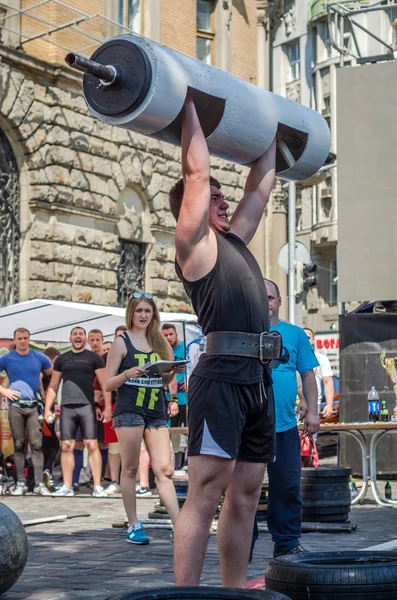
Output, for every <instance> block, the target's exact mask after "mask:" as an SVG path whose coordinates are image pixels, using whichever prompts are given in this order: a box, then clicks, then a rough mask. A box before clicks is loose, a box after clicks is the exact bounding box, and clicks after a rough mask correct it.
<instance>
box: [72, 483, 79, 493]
mask: <svg viewBox="0 0 397 600" xmlns="http://www.w3.org/2000/svg"><path fill="white" fill-rule="evenodd" d="M72 486H73V491H74V493H75V495H76V494H80V485H79V484H78V483H73V484H72Z"/></svg>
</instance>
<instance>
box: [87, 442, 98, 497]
mask: <svg viewBox="0 0 397 600" xmlns="http://www.w3.org/2000/svg"><path fill="white" fill-rule="evenodd" d="M84 444H85V445H86V448H87V450H88V462H89V464H90V468H91V473H92V478H93V480H94V487H97V486H98V485H101V478H102V456H101V452H100V450H99V448H98V442H97V440H84Z"/></svg>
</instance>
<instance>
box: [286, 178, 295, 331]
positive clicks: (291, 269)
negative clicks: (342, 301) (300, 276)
mask: <svg viewBox="0 0 397 600" xmlns="http://www.w3.org/2000/svg"><path fill="white" fill-rule="evenodd" d="M295 228H296V183H295V181H290V182H289V185H288V320H289V322H290V323H295Z"/></svg>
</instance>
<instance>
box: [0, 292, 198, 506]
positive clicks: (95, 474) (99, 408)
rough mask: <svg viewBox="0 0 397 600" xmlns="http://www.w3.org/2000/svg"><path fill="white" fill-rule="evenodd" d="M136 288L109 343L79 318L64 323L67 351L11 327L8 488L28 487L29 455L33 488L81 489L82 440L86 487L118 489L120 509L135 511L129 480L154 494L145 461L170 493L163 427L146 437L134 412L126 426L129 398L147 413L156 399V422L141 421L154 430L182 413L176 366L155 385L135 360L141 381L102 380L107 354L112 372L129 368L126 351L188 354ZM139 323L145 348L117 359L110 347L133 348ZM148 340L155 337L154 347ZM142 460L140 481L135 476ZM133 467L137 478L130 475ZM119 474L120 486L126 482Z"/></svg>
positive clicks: (3, 389) (47, 491)
mask: <svg viewBox="0 0 397 600" xmlns="http://www.w3.org/2000/svg"><path fill="white" fill-rule="evenodd" d="M135 296H136V297H135V298H131V301H130V303H129V306H128V307H127V325H120V326H119V327H117V329H116V331H115V338H114V342H113V343H109V342H104V339H103V334H102V332H101V331H100V330H98V329H93V330H91V331H90V332H89V333H88V335H87V334H86V332H85V330H84V329H83V328H82V327H80V326H76V327H74V328H73V329H72V330H71V332H70V344H71V349H70V350H68V351H66V352H63V353H61V352H60V351H59V350H58V349H57V348H55V347H48V348H46V349H45V350H44V352H43V353H41V352H38V351H36V350H33V349H31V348H30V347H29V342H30V333H29V331H28V330H27V329H25V328H23V327H21V328H18V329H17V330H16V331H15V333H14V348H13V349H12V350H11V351H10V352H9V353H8V354H6V355H4V356H3V357H2V358H1V359H0V372H1V371H4V372H5V374H6V379H5V380H4V381H3V382H2V383H3V385H2V386H0V395H2V396H3V397H4V398H6V399H7V402H8V419H9V423H10V428H11V433H12V438H13V442H14V452H13V455H12V456H11V457H9V460H8V464H9V466H10V462H9V461H10V460H11V461H12V463H13V465H12V466H13V468H11V469H10V468H9V469H7V467H6V463H5V461H3V465H4V468H3V470H4V475H5V474H13V478H14V479H15V486H12V488H10V489H11V491H12V493H13V495H16V496H21V495H24V494H26V493H27V492H28V489H29V488H28V481H27V473H28V469H27V464H28V463H27V457H30V461H31V463H32V465H33V473H34V475H33V476H34V485H33V486H32V487H31V491H33V493H35V494H38V495H43V496H48V495H52V496H74V495H75V493H78V492H79V491H80V478H81V476H82V469H83V461H84V448H86V450H87V453H88V463H89V467H90V470H89V478H88V481H87V484H88V486H89V487H92V496H93V497H108V496H111V495H114V494H116V493H119V492H120V491H121V490H122V489H123V498H124V500H125V504H126V511H127V514H129V515H131V514H132V513H131V510H132V511H134V510H135V509H134V508H133V507H132V508H131V509H130V505H131V500H128V498H130V497H131V496H132V495H133V496H134V498H135V494H131V493H130V491H129V490H130V487H131V486H132V488H133V490H134V492H135V493H136V495H137V496H138V497H139V496H148V495H151V493H152V491H151V490H150V488H149V464H150V461H151V462H152V467H153V470H154V472H155V473H156V486H157V489H158V491H159V492H160V494H161V495H163V488H164V494H165V496H166V498H167V497H169V496H170V495H171V497H172V494H170V485H172V482H171V480H170V479H169V475H170V472H172V469H173V467H171V460H170V457H168V459H167V455H169V454H170V442H169V435H168V431H163V432H162V433H160V435H159V436H157V435H156V433H155V435H154V436H153V435H151V436H149V434H145V440H143V437H144V436H143V430H144V427H142V426H141V422H140V421H139V420H138V421H137V422H136V425H134V424H133V425H132V426H131V427H132V428H130V426H129V425H128V424H127V425H125V422H126V421H125V419H126V417H125V414H127V421H128V414H129V407H130V405H131V406H132V408H133V413H134V410H135V414H139V415H144V414H145V411H146V410H147V409H148V408H149V406H151V404H153V408H154V409H155V410H156V414H157V416H158V417H159V423H160V425H158V423H156V421H155V420H153V421H152V422H151V423H145V429H147V430H148V432H149V431H151V430H153V431H154V432H157V430H158V428H159V426H161V427H165V428H166V427H168V425H169V424H171V422H170V419H174V418H175V416H177V414H178V397H179V396H180V394H179V392H178V388H177V386H178V384H177V382H176V380H175V373H174V372H171V373H170V374H167V376H164V377H163V378H162V377H160V378H159V377H157V378H156V382H157V384H159V385H160V387H153V383H154V378H152V377H149V376H148V375H147V373H146V372H145V371H144V370H143V369H141V368H140V367H138V369H139V373H140V374H141V377H140V379H139V385H140V387H137V386H136V385H134V384H133V382H132V379H130V380H129V381H127V379H125V376H124V378H122V379H121V381H119V384H118V385H117V384H116V387H114V386H112V385H111V389H109V390H107V389H105V386H104V377H105V366H106V364H107V361H108V357H109V358H110V360H109V369H112V368H113V369H114V368H115V369H116V373H117V372H118V371H120V369H123V370H122V371H120V372H123V373H125V372H126V369H125V368H124V367H125V365H126V364H128V363H129V362H130V360H131V357H132V360H133V361H135V362H137V364H140V365H141V366H142V365H143V364H144V363H145V360H144V359H148V360H149V359H150V360H152V361H153V360H156V359H157V358H158V357H160V356H164V357H166V358H167V359H172V360H174V359H175V360H178V359H179V360H180V359H181V357H182V356H183V358H184V344H183V342H179V340H178V336H177V332H176V327H175V325H174V324H167V323H166V324H163V332H164V333H163V334H162V333H161V328H160V321H159V314H158V311H157V308H156V306H155V303H154V301H153V299H152V298H151V296H150V295H149V294H140V293H137V294H135ZM149 296H150V297H149ZM142 305H143V306H142ZM145 307H146V308H145ZM146 329H149V333H148V336H149V337H148V340H150V342H149V341H145V340H146ZM137 331H138V343H137V346H138V347H140V348H143V347H145V348H146V349H147V352H146V353H139V352H138V351H137V350H136V349H135V350H134V351H133V354H131V352H128V353H127V352H126V353H125V356H122V355H120V357H121V359H120V360H119V364H118V365H117V364H116V363H117V355H116V358H115V350H116V349H117V348H119V347H120V346H121V347H124V348H125V349H127V348H128V349H129V350H131V348H132V346H131V340H132V341H134V339H135V338H134V336H136V335H137V333H136V332H137ZM170 331H172V332H173V333H174V336H173V340H172V344H173V346H174V347H175V348H177V350H178V351H177V352H176V354H175V355H174V353H173V350H172V346H171V345H170V344H169V343H168V341H167V339H166V338H167V336H166V335H165V334H166V333H167V334H168V333H169V332H170ZM153 332H154V337H153ZM140 336H141V337H140ZM118 338H119V339H118ZM153 340H154V342H153ZM139 342H141V344H139ZM150 343H153V348H151V347H150ZM111 348H113V350H112V352H111V353H110V352H109V351H110V350H111ZM138 354H139V356H137V355H138ZM120 357H119V358H120ZM142 361H143V362H142ZM115 365H116V366H115ZM130 370H131V369H130ZM179 371H180V372H178V373H177V376H178V379H179V381H181V379H182V380H184V378H185V376H184V373H183V371H182V369H179ZM130 374H131V377H133V376H134V375H136V374H137V373H136V372H135V371H134V370H133V368H132V372H131V373H130ZM163 379H164V381H163ZM173 380H175V381H173ZM6 382H8V385H7V383H6ZM131 383H132V385H131ZM179 385H180V384H179ZM183 388H184V392H183V394H182V399H181V400H182V404H184V405H185V407H186V388H185V385H184V386H183ZM169 389H171V390H172V394H171V393H170V392H169V391H168V390H169ZM143 392H149V396H148V397H145V396H142V393H143ZM123 406H124V408H123ZM125 407H127V410H125ZM149 410H150V409H149ZM184 414H185V415H186V408H185V411H184ZM119 415H121V416H119ZM123 415H124V417H123ZM123 419H124V420H123ZM174 422H175V421H174ZM153 423H154V425H153ZM134 433H137V434H138V437H139V436H140V438H141V439H140V441H139V448H138V450H136V448H135V447H134V452H133V456H132V457H131V453H130V449H131V448H130V445H131V444H130V437H131V434H134ZM173 437H174V436H173ZM176 437H179V436H176ZM146 438H147V439H146ZM152 438H154V441H153V439H152ZM167 439H168V443H167V441H166V440H167ZM167 449H168V450H167ZM123 456H124V459H123V462H122V457H123ZM177 458H179V457H178V453H177ZM30 461H29V462H30ZM131 461H133V462H132V463H131ZM59 462H60V465H61V479H60V480H59V481H58V483H57V482H56V481H55V480H54V466H55V465H56V464H57V463H59ZM122 464H123V465H124V468H122ZM138 468H139V480H138V481H137V482H136V481H135V479H136V475H137V472H138ZM7 471H9V473H8V472H7ZM6 472H7V473H6ZM132 472H133V474H134V481H132V479H131V477H130V476H131V473H132ZM84 474H85V475H86V471H84ZM90 480H91V481H90ZM124 482H126V485H123V483H124ZM90 484H91V485H90ZM172 487H173V486H172ZM132 488H131V489H132ZM172 502H173V503H174V506H173V512H174V514H175V516H176V512H177V508H176V505H177V502H176V498H175V499H174V498H171V504H172ZM132 503H134V500H132ZM127 507H128V508H127Z"/></svg>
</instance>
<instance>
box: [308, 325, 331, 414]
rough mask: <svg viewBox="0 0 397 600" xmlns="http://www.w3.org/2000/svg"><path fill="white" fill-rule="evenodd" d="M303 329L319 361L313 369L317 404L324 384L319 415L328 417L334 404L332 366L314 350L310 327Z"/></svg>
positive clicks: (312, 334)
mask: <svg viewBox="0 0 397 600" xmlns="http://www.w3.org/2000/svg"><path fill="white" fill-rule="evenodd" d="M303 331H304V332H305V333H306V335H307V337H308V338H309V342H310V343H311V345H312V348H313V351H314V354H315V356H316V358H317V360H318V362H319V366H318V367H316V368H315V369H314V375H315V376H316V383H317V391H318V404H319V405H320V404H321V402H322V399H323V394H322V389H321V383H322V384H323V386H324V396H325V407H324V408H323V410H322V411H321V415H322V417H323V418H324V419H328V418H329V417H331V416H332V411H333V405H334V393H335V391H334V379H333V377H332V368H331V365H330V362H329V359H328V356H326V355H325V354H323V353H322V352H316V350H315V345H314V342H315V339H314V332H313V330H312V329H310V327H304V328H303Z"/></svg>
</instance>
